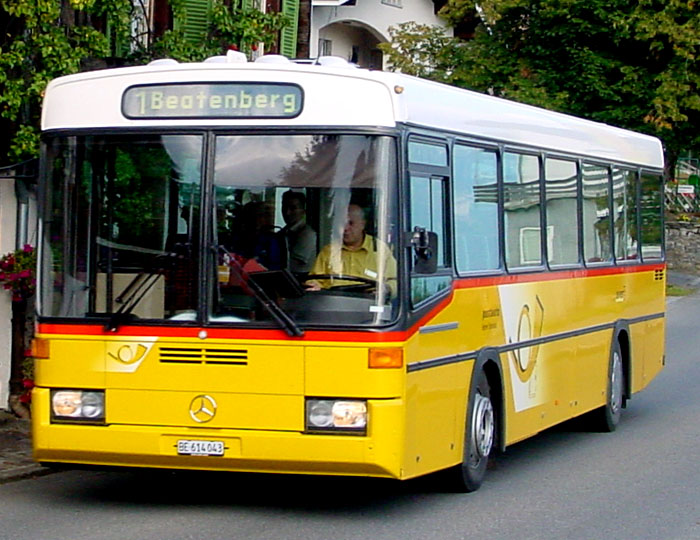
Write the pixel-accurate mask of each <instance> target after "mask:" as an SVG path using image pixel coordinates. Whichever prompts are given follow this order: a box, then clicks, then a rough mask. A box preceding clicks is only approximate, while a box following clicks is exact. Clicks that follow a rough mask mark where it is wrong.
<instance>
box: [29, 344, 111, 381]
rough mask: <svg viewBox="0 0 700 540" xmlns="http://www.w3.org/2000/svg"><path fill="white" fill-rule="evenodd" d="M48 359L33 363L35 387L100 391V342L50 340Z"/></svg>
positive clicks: (101, 356) (102, 356)
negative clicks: (93, 389) (94, 389)
mask: <svg viewBox="0 0 700 540" xmlns="http://www.w3.org/2000/svg"><path fill="white" fill-rule="evenodd" d="M49 342H50V343H49V347H50V354H51V356H50V358H42V359H38V360H36V362H35V382H36V384H37V385H38V386H52V387H58V388H60V387H63V388H104V387H105V371H104V368H105V362H104V357H105V349H104V343H102V342H101V341H85V340H81V339H50V340H49Z"/></svg>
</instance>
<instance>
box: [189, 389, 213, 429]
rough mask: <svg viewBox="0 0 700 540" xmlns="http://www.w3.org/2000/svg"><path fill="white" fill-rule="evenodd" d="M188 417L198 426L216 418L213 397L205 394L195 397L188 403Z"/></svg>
mask: <svg viewBox="0 0 700 540" xmlns="http://www.w3.org/2000/svg"><path fill="white" fill-rule="evenodd" d="M190 416H191V417H192V420H194V421H195V422H197V423H199V424H205V423H206V422H209V421H210V420H211V419H212V418H214V416H216V401H215V400H214V398H213V397H211V396H207V395H205V394H200V395H199V396H196V397H195V398H194V399H193V400H192V401H191V402H190Z"/></svg>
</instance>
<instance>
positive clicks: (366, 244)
mask: <svg viewBox="0 0 700 540" xmlns="http://www.w3.org/2000/svg"><path fill="white" fill-rule="evenodd" d="M366 226H367V217H366V215H365V211H364V209H363V208H362V207H361V206H359V205H357V204H350V205H348V210H347V215H346V218H345V226H344V227H343V243H342V245H339V244H337V243H333V242H331V243H330V244H328V245H327V246H325V247H324V248H323V249H322V250H321V251H320V253H319V254H318V257H316V261H315V262H314V264H313V266H312V267H311V271H310V272H309V274H310V275H313V274H331V275H343V276H358V277H363V278H366V279H369V280H373V281H377V280H378V279H379V278H380V276H381V277H382V279H386V280H395V279H396V259H395V258H394V256H393V255H392V254H391V249H390V248H389V246H387V245H386V244H385V243H384V242H382V241H381V240H378V239H377V238H375V237H374V236H371V235H369V234H367V233H366V232H365V227H366ZM361 283H362V282H360V281H351V280H346V279H340V280H339V279H318V280H310V281H307V282H306V287H307V290H310V291H318V290H320V289H322V288H323V289H327V288H329V287H333V286H341V285H357V284H361ZM390 288H391V285H390Z"/></svg>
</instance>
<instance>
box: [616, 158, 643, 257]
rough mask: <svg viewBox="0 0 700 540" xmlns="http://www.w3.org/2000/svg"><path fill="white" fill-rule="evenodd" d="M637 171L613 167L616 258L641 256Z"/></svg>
mask: <svg viewBox="0 0 700 540" xmlns="http://www.w3.org/2000/svg"><path fill="white" fill-rule="evenodd" d="M636 180H637V173H635V172H634V171H630V170H625V169H619V168H617V167H613V173H612V182H613V184H612V185H613V231H614V233H615V238H614V241H615V259H616V260H618V261H628V260H634V259H638V258H639V254H638V250H637V247H638V245H637V244H638V243H637V182H636Z"/></svg>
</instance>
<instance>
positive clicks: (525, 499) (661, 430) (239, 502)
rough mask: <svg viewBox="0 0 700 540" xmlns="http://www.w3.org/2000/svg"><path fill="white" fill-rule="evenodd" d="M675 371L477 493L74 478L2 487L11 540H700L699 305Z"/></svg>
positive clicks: (683, 302) (554, 435)
mask: <svg viewBox="0 0 700 540" xmlns="http://www.w3.org/2000/svg"><path fill="white" fill-rule="evenodd" d="M668 323H669V324H668V339H667V358H668V362H667V363H668V366H667V368H666V369H665V371H664V372H662V374H661V375H660V376H659V377H658V378H657V379H656V380H655V381H654V382H653V383H652V384H651V386H650V387H649V388H648V389H647V390H645V391H644V392H643V393H641V394H639V395H637V396H635V398H634V399H633V400H632V401H631V402H630V403H629V408H628V409H627V410H626V411H625V413H624V415H623V419H622V424H621V426H620V427H619V429H618V431H617V432H615V433H613V434H600V433H585V432H579V431H576V430H575V429H574V428H572V427H564V428H558V429H556V430H551V431H548V432H546V433H543V434H541V435H539V436H537V437H535V438H533V439H530V440H528V441H525V442H523V443H521V444H518V445H516V446H514V447H512V448H510V449H509V450H508V452H507V454H506V455H505V456H503V457H502V459H500V460H499V461H498V463H497V465H496V466H495V468H493V469H492V470H491V471H490V474H489V476H488V477H487V481H486V482H485V483H484V485H483V487H482V488H481V490H480V491H478V492H477V493H474V494H471V495H454V494H446V493H442V492H440V490H439V488H438V487H437V486H436V485H435V484H434V483H433V482H431V481H430V480H420V481H415V482H409V483H403V484H398V483H394V482H386V481H375V480H364V479H338V478H306V477H296V476H286V477H277V476H265V475H234V474H209V473H208V474H172V473H168V474H147V473H104V472H79V471H72V472H66V473H60V474H54V475H50V476H45V477H41V478H34V479H29V480H22V481H18V482H14V483H10V484H5V485H0V540H24V539H27V540H29V539H41V540H47V539H55V538H66V539H71V540H82V539H86V540H88V539H89V540H96V539H119V540H123V539H125V538H129V539H138V540H150V539H158V540H181V539H182V540H184V539H194V540H205V539H206V540H209V539H236V540H238V539H297V538H299V539H302V538H303V539H305V540H306V539H309V540H313V539H324V540H326V539H343V540H344V539H362V540H382V539H392V540H393V539H402V540H403V539H432V538H444V539H460V540H461V539H467V538H488V539H490V540H494V539H518V540H527V539H537V540H539V539H543V540H544V539H557V540H560V539H568V540H578V539H581V540H591V539H599V538H600V539H602V538H620V539H635V540H646V539H649V540H652V539H653V540H659V539H664V540H693V539H700V474H699V470H698V469H699V468H700V360H699V358H700V332H698V329H699V328H700V296H692V297H686V298H681V299H678V300H675V301H673V302H672V303H670V305H669V310H668Z"/></svg>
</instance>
